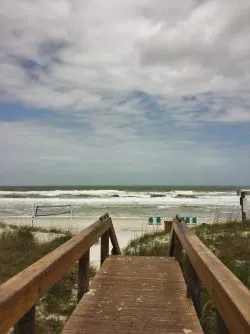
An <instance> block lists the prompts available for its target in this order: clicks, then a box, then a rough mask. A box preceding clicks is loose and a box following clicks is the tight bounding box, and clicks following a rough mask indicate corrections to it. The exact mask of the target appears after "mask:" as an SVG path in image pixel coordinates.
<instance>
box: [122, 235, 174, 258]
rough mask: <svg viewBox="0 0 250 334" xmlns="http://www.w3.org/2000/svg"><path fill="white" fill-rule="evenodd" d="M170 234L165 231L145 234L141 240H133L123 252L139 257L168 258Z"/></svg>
mask: <svg viewBox="0 0 250 334" xmlns="http://www.w3.org/2000/svg"><path fill="white" fill-rule="evenodd" d="M168 242H169V234H167V233H166V232H164V231H161V232H155V233H145V234H143V235H142V236H140V237H139V238H136V239H134V240H131V241H130V242H129V244H128V245H127V247H126V248H125V249H124V250H123V254H124V255H138V256H166V255H167V250H168Z"/></svg>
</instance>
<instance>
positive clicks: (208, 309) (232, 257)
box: [194, 222, 250, 334]
mask: <svg viewBox="0 0 250 334" xmlns="http://www.w3.org/2000/svg"><path fill="white" fill-rule="evenodd" d="M194 232H195V233H196V234H197V236H198V237H199V238H200V239H201V240H202V241H203V242H204V244H205V245H206V246H207V247H208V248H209V249H210V250H211V251H212V252H213V253H214V254H215V255H216V256H217V257H218V258H219V259H220V260H221V261H222V262H223V263H224V264H225V265H226V266H227V267H228V268H229V269H230V270H231V271H232V272H233V273H234V274H235V276H237V277H238V278H239V279H240V280H241V281H242V282H243V283H244V284H245V285H246V286H247V287H248V288H249V289H250V224H249V223H248V224H242V223H239V222H228V223H226V224H212V225H203V226H197V227H195V228H194ZM201 305H202V316H201V319H200V320H201V323H202V326H203V329H204V331H205V333H208V334H213V333H216V308H215V306H214V304H213V302H212V301H211V299H210V297H209V295H208V293H207V292H206V290H205V289H203V292H202V300H201Z"/></svg>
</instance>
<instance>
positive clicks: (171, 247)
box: [168, 226, 176, 257]
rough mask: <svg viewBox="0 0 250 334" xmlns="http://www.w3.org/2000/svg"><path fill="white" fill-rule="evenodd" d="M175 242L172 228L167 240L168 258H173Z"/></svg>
mask: <svg viewBox="0 0 250 334" xmlns="http://www.w3.org/2000/svg"><path fill="white" fill-rule="evenodd" d="M175 240H176V233H175V230H174V226H172V230H171V232H170V239H169V249H168V256H170V257H172V256H174V251H175Z"/></svg>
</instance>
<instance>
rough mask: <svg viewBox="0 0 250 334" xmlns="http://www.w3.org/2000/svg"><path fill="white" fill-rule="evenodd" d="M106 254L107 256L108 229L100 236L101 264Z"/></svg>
mask: <svg viewBox="0 0 250 334" xmlns="http://www.w3.org/2000/svg"><path fill="white" fill-rule="evenodd" d="M108 256H109V231H106V232H104V233H103V235H102V236H101V266H102V264H103V262H104V261H105V259H106V258H107V257H108Z"/></svg>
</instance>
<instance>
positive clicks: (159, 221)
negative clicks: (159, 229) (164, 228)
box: [156, 217, 161, 225]
mask: <svg viewBox="0 0 250 334" xmlns="http://www.w3.org/2000/svg"><path fill="white" fill-rule="evenodd" d="M156 224H157V225H161V217H156Z"/></svg>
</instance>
